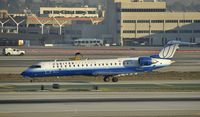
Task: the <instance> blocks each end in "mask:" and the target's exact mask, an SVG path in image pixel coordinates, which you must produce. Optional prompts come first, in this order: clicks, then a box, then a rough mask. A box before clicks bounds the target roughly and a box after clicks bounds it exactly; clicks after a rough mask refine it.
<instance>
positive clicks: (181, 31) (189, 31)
mask: <svg viewBox="0 0 200 117" xmlns="http://www.w3.org/2000/svg"><path fill="white" fill-rule="evenodd" d="M179 32H180V33H192V30H180V31H179Z"/></svg>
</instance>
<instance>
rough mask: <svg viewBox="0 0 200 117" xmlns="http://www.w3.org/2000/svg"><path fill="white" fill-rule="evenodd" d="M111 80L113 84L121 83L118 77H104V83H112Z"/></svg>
mask: <svg viewBox="0 0 200 117" xmlns="http://www.w3.org/2000/svg"><path fill="white" fill-rule="evenodd" d="M110 78H112V82H118V81H119V79H118V78H117V77H114V76H105V77H104V79H103V80H104V82H110V80H111V79H110Z"/></svg>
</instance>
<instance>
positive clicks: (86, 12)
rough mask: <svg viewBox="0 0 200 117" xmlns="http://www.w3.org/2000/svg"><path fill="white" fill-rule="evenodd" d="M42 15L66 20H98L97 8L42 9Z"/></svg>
mask: <svg viewBox="0 0 200 117" xmlns="http://www.w3.org/2000/svg"><path fill="white" fill-rule="evenodd" d="M40 15H47V16H48V17H65V18H83V17H91V18H98V17H99V14H98V9H97V8H95V7H87V6H86V7H40Z"/></svg>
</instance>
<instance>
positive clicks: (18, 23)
mask: <svg viewBox="0 0 200 117" xmlns="http://www.w3.org/2000/svg"><path fill="white" fill-rule="evenodd" d="M8 16H9V17H10V19H12V21H13V22H14V23H15V24H16V25H17V33H19V25H20V24H21V23H22V22H24V21H25V20H22V21H20V22H16V20H15V19H13V18H12V17H11V16H10V15H8Z"/></svg>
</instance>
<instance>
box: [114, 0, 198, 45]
mask: <svg viewBox="0 0 200 117" xmlns="http://www.w3.org/2000/svg"><path fill="white" fill-rule="evenodd" d="M112 2H113V4H114V5H115V8H116V10H115V11H116V13H115V15H114V17H115V19H117V20H116V21H115V23H116V24H115V26H116V27H115V31H114V30H113V35H116V37H115V38H116V39H117V40H116V41H118V42H119V43H120V44H121V45H124V46H128V45H138V44H139V45H163V44H165V43H166V42H167V41H169V40H180V41H188V42H197V43H199V42H200V12H173V11H167V4H166V2H165V1H156V0H154V1H149V2H145V1H143V0H114V1H112Z"/></svg>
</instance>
